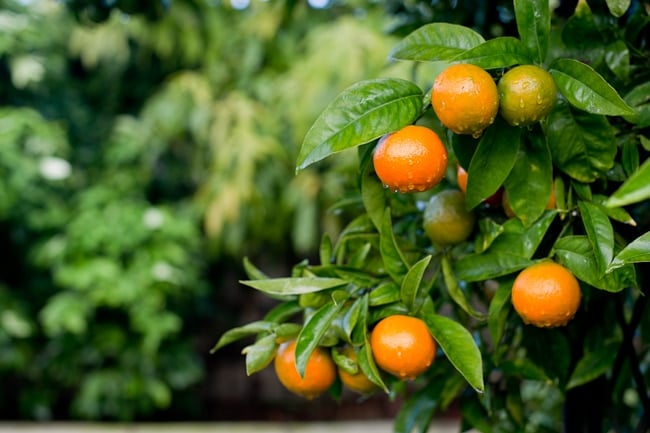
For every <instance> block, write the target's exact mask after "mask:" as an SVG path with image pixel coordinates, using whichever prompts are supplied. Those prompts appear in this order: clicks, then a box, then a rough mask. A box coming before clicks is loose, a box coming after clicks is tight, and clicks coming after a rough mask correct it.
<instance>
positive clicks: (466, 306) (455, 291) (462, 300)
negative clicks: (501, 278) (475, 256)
mask: <svg viewBox="0 0 650 433" xmlns="http://www.w3.org/2000/svg"><path fill="white" fill-rule="evenodd" d="M442 276H443V279H444V281H445V286H446V287H447V293H449V296H450V297H451V299H452V300H453V301H454V302H455V303H456V305H458V306H459V307H460V308H462V309H463V311H465V312H466V313H467V314H469V315H470V316H472V317H474V318H475V319H478V320H485V319H486V315H485V314H484V313H481V312H479V311H477V310H476V309H474V307H472V306H471V305H470V303H469V302H468V301H467V298H466V297H465V293H463V291H462V290H461V288H460V286H459V285H458V281H457V280H456V276H455V275H454V270H453V268H452V265H451V259H450V257H449V255H447V254H445V255H443V256H442Z"/></svg>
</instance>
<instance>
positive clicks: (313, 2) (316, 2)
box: [308, 0, 330, 9]
mask: <svg viewBox="0 0 650 433" xmlns="http://www.w3.org/2000/svg"><path fill="white" fill-rule="evenodd" d="M308 3H309V6H311V7H313V8H314V9H323V8H326V7H327V6H329V4H330V0H308Z"/></svg>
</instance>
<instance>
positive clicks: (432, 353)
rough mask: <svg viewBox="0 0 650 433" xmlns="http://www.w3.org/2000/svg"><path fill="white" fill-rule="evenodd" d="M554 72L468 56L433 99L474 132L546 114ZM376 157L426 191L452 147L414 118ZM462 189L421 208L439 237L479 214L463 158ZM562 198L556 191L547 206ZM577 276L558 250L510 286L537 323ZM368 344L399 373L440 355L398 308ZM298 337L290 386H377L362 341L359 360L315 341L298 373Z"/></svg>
mask: <svg viewBox="0 0 650 433" xmlns="http://www.w3.org/2000/svg"><path fill="white" fill-rule="evenodd" d="M556 93H557V91H556V87H555V84H554V82H553V79H552V77H551V76H550V75H549V74H548V73H547V72H546V71H544V70H543V69H541V68H539V67H537V66H531V65H524V66H517V67H515V68H512V69H511V70H509V71H508V72H506V73H505V74H504V75H503V76H502V77H501V79H500V80H499V83H498V85H497V84H496V83H495V81H494V80H493V78H492V76H491V75H490V74H489V73H487V72H486V71H485V70H483V69H481V68H479V67H477V66H474V65H470V64H457V65H452V66H450V67H448V68H447V69H445V70H444V71H443V72H442V73H441V74H440V75H438V77H437V78H436V80H435V82H434V83H433V88H432V91H431V101H432V106H433V109H434V111H435V113H436V115H437V117H438V119H439V120H440V121H441V123H442V124H443V125H444V126H445V127H446V128H448V129H449V130H451V131H452V132H454V133H456V134H469V135H472V136H474V137H475V138H477V137H478V136H480V135H481V134H482V132H483V131H484V130H485V128H487V127H488V126H490V125H491V124H492V123H493V122H494V120H495V117H496V116H497V114H498V113H500V115H501V116H502V117H503V118H504V119H505V120H506V121H507V122H508V123H509V124H511V125H513V126H528V125H531V124H533V123H535V122H537V121H539V120H541V119H543V118H544V117H545V116H546V115H548V113H549V112H550V110H551V109H552V107H553V105H554V103H555V98H556ZM373 163H374V168H375V172H376V174H377V176H378V177H379V179H380V180H381V181H382V183H383V184H384V185H385V186H386V187H387V188H390V189H391V190H394V191H396V192H398V191H399V192H402V193H410V192H422V191H426V190H429V189H431V188H433V187H434V186H436V185H438V184H439V183H440V182H441V181H442V179H443V177H444V176H445V174H446V170H447V163H448V154H447V150H446V147H445V145H444V144H443V142H442V141H441V140H440V137H439V136H438V135H437V134H436V133H435V132H434V131H432V130H431V129H429V128H427V127H424V126H417V125H409V126H406V127H404V128H402V129H401V130H399V131H396V132H393V133H391V134H388V135H386V136H384V137H382V138H381V139H380V140H379V142H378V143H377V146H376V148H375V151H374V154H373ZM456 174H457V176H456V177H457V185H458V187H459V189H445V190H442V191H440V192H437V193H436V194H433V195H432V196H431V198H430V200H429V201H428V203H427V206H426V208H425V210H424V214H423V229H424V231H425V232H426V234H427V236H428V237H429V238H430V240H431V241H432V243H433V244H434V245H436V246H438V247H443V248H444V247H447V246H451V245H455V244H458V243H460V242H463V241H465V240H466V239H467V238H468V237H469V236H470V234H471V232H472V230H473V227H474V224H475V219H476V217H475V214H474V213H473V211H471V210H468V209H467V208H466V206H465V193H466V188H467V172H466V171H465V170H464V169H463V168H462V167H460V166H457V173H456ZM486 202H487V203H488V204H490V205H493V206H494V205H497V204H503V207H504V211H505V212H506V214H507V215H508V216H509V217H513V216H514V214H513V213H512V210H511V209H509V206H508V202H507V195H506V194H505V193H503V192H502V191H498V192H497V193H496V194H495V195H494V196H493V197H490V198H488V199H487V200H486ZM554 207H555V199H554V197H553V195H552V196H551V197H550V198H549V202H548V204H547V208H549V209H550V208H554ZM580 299H581V292H580V286H579V283H578V281H577V280H576V278H575V277H574V276H573V275H572V274H571V272H570V271H569V270H568V269H566V268H565V267H563V266H562V265H560V264H558V263H555V262H553V261H551V260H546V261H542V262H540V263H537V264H534V265H532V266H529V267H528V268H526V269H524V270H523V271H521V272H520V273H519V275H518V276H517V277H516V279H515V281H514V284H513V287H512V296H511V300H512V305H513V307H514V309H515V311H516V312H517V313H518V314H519V315H520V317H521V318H522V320H523V321H524V322H525V323H529V324H532V325H535V326H538V327H555V326H563V325H565V324H567V322H568V321H569V320H571V318H573V316H574V315H575V313H576V311H577V310H578V307H579V305H580ZM369 343H370V348H371V351H372V356H373V359H374V361H375V363H376V365H377V366H378V367H379V368H380V369H381V370H382V371H384V372H385V373H388V374H391V375H393V376H395V377H397V378H398V379H401V380H413V379H415V378H416V377H418V376H419V375H421V374H423V373H424V372H426V371H427V369H428V368H429V367H430V366H431V364H432V363H433V361H434V359H435V357H436V347H437V346H436V341H435V339H434V336H433V335H432V334H431V332H430V330H429V328H428V327H427V325H426V323H425V322H424V321H423V320H421V319H420V318H417V317H411V316H406V315H401V314H396V315H392V316H388V317H385V318H383V319H381V320H380V321H379V322H377V323H376V324H375V325H374V327H373V328H372V330H371V333H370V340H369ZM295 350H296V341H295V340H292V341H288V342H285V343H283V344H281V346H280V347H279V349H278V352H277V355H276V357H275V361H274V365H275V371H276V374H277V377H278V379H279V380H280V382H281V383H282V384H283V385H284V386H285V387H286V388H287V389H288V390H290V391H292V392H293V393H296V394H298V395H301V396H303V397H305V398H308V399H312V398H315V397H317V396H319V395H321V394H322V393H324V392H325V391H327V390H328V389H329V388H330V387H331V386H332V384H333V383H334V382H335V381H336V378H337V377H338V378H340V380H341V382H342V383H343V384H344V385H345V386H346V387H347V388H349V389H351V390H353V391H356V392H359V393H361V394H369V393H373V392H375V391H377V390H379V387H378V385H376V384H375V383H373V382H372V381H371V380H370V379H369V378H368V377H367V376H366V375H365V374H364V373H363V372H362V371H361V368H360V367H359V363H358V362H357V354H356V352H355V348H353V347H351V346H346V347H345V348H344V349H343V353H344V356H345V357H347V358H348V359H349V360H351V361H352V363H353V365H354V368H347V369H344V368H343V367H342V366H339V365H337V364H336V363H335V362H334V359H333V358H332V355H331V352H328V351H327V350H326V349H324V348H322V347H316V349H315V350H314V351H313V352H312V354H311V356H310V358H309V360H308V362H307V365H306V369H305V373H304V375H303V376H301V375H300V374H299V373H298V370H297V368H296V357H295Z"/></svg>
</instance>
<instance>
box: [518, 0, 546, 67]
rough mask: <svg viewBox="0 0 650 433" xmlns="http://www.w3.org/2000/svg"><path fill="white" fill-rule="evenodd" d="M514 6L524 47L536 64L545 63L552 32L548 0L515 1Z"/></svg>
mask: <svg viewBox="0 0 650 433" xmlns="http://www.w3.org/2000/svg"><path fill="white" fill-rule="evenodd" d="M514 6H515V18H516V20H517V30H518V31H519V37H520V38H521V41H522V43H523V45H524V46H525V47H526V50H527V52H528V53H529V56H530V58H532V59H533V60H534V61H535V62H536V63H539V64H542V63H544V60H546V53H547V52H548V42H549V33H550V30H551V8H550V7H549V4H548V0H534V1H533V0H515V1H514ZM528 63H530V62H528Z"/></svg>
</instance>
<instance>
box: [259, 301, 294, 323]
mask: <svg viewBox="0 0 650 433" xmlns="http://www.w3.org/2000/svg"><path fill="white" fill-rule="evenodd" d="M301 311H302V307H301V306H300V305H299V304H298V301H289V302H283V303H281V304H278V305H276V306H275V307H273V308H272V309H271V311H269V312H268V313H266V315H265V316H264V320H266V321H269V322H276V323H282V322H286V321H287V320H289V319H290V318H292V317H293V316H295V315H296V314H298V313H299V312H301Z"/></svg>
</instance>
